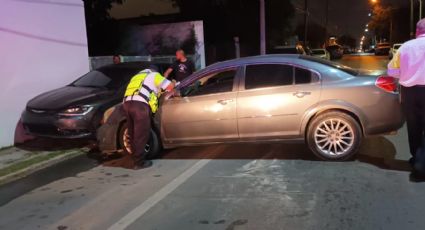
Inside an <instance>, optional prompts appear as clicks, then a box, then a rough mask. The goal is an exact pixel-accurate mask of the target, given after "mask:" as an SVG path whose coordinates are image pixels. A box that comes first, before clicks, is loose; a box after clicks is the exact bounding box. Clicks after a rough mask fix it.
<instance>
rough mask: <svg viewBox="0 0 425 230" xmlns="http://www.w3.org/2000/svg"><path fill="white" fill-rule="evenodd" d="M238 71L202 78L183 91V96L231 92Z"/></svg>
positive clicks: (217, 73) (222, 72)
mask: <svg viewBox="0 0 425 230" xmlns="http://www.w3.org/2000/svg"><path fill="white" fill-rule="evenodd" d="M236 72H237V71H236V69H230V70H225V71H221V72H216V73H213V74H209V75H207V76H205V77H202V78H200V79H198V80H197V81H195V82H194V83H192V84H191V85H189V86H188V87H185V88H183V89H182V90H181V94H182V96H200V95H208V94H215V93H224V92H231V91H232V90H233V83H234V80H235V77H236Z"/></svg>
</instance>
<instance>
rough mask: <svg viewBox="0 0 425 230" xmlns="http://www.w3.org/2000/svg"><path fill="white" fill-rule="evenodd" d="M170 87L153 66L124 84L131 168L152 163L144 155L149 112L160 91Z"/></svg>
mask: <svg viewBox="0 0 425 230" xmlns="http://www.w3.org/2000/svg"><path fill="white" fill-rule="evenodd" d="M173 88H174V85H173V84H172V83H171V82H170V81H169V80H167V79H166V78H164V77H163V76H162V75H161V74H160V73H159V72H158V68H157V67H156V66H153V65H152V66H150V67H149V68H148V69H145V70H142V71H141V72H140V73H138V74H136V75H135V76H133V78H132V79H131V80H130V83H129V84H128V86H127V89H126V91H125V95H124V102H123V108H124V111H125V113H126V116H127V126H128V135H129V138H130V146H131V152H132V158H133V161H134V169H141V168H147V167H150V166H151V165H152V162H151V161H149V160H146V159H145V156H144V155H145V146H146V144H147V142H148V141H149V135H150V130H151V117H152V116H151V114H152V113H155V112H156V110H157V109H158V97H159V96H158V95H159V93H160V92H161V90H165V91H172V90H173Z"/></svg>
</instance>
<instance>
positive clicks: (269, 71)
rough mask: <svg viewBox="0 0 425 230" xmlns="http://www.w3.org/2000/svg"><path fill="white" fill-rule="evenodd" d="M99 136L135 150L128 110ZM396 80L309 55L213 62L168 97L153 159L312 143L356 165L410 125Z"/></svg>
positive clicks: (321, 153) (105, 143)
mask: <svg viewBox="0 0 425 230" xmlns="http://www.w3.org/2000/svg"><path fill="white" fill-rule="evenodd" d="M105 120H106V123H105V124H104V125H103V126H102V127H100V129H99V130H98V137H97V138H98V142H99V148H100V150H101V151H102V152H104V153H111V152H115V151H119V150H124V151H121V152H128V151H130V150H129V139H128V135H126V132H127V131H126V121H125V114H124V113H123V110H122V106H117V107H115V108H114V111H112V112H111V113H109V114H108V116H107V117H105ZM403 122H404V120H403V116H402V112H401V106H400V103H399V93H398V86H397V83H396V81H395V80H394V79H393V78H390V77H385V76H373V75H371V74H370V73H369V72H363V71H359V70H354V69H351V68H349V67H346V66H343V65H340V64H338V63H334V62H330V61H326V60H323V59H320V58H315V57H311V56H306V55H264V56H256V57H247V58H240V59H235V60H230V61H225V62H220V63H216V64H213V65H211V66H209V67H207V68H205V69H203V70H200V71H198V72H196V73H194V74H192V75H191V76H189V77H188V78H187V79H185V80H184V81H182V82H181V84H179V85H178V86H177V88H176V89H175V90H174V91H173V92H170V93H167V94H165V95H164V96H163V97H161V98H160V107H159V110H158V112H157V113H156V114H155V116H154V117H153V119H152V124H153V128H152V131H151V139H150V141H149V144H148V145H147V146H146V147H147V148H146V150H145V151H146V153H147V155H148V156H150V157H155V156H157V154H158V153H159V152H160V149H161V147H163V148H166V149H167V148H176V147H182V146H196V145H208V144H209V145H212V144H221V143H247V142H251V143H262V142H294V141H295V142H297V141H298V142H305V143H306V144H307V145H308V147H309V148H310V149H311V151H312V152H313V153H314V154H315V155H316V156H317V157H319V158H321V159H324V160H330V161H342V160H348V159H351V158H352V157H353V156H354V155H355V154H356V153H357V152H358V150H359V148H360V145H361V142H362V139H363V138H364V137H367V136H370V135H380V134H387V133H390V132H393V131H397V130H398V129H400V128H401V127H402V125H403Z"/></svg>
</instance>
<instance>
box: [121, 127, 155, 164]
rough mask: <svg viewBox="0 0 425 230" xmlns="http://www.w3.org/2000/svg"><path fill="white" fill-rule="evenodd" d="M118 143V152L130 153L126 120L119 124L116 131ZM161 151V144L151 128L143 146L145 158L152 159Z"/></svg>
mask: <svg viewBox="0 0 425 230" xmlns="http://www.w3.org/2000/svg"><path fill="white" fill-rule="evenodd" d="M118 143H119V148H120V150H121V151H120V152H123V153H124V154H132V152H131V145H130V136H129V135H128V126H127V122H124V123H123V124H122V125H121V128H120V130H119V132H118ZM160 152H161V144H160V141H159V137H158V135H157V133H156V132H155V131H154V130H152V129H151V131H150V137H149V141H148V143H147V144H146V146H145V156H146V158H147V159H154V158H157V157H159V154H160Z"/></svg>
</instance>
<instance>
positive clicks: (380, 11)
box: [369, 4, 394, 39]
mask: <svg viewBox="0 0 425 230" xmlns="http://www.w3.org/2000/svg"><path fill="white" fill-rule="evenodd" d="M393 10H394V8H393V7H391V6H384V5H381V4H375V5H374V7H373V15H372V20H371V21H370V23H369V29H370V30H372V31H375V35H376V36H377V37H378V38H386V39H388V38H389V37H390V27H391V23H392V22H391V20H392V17H393Z"/></svg>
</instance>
